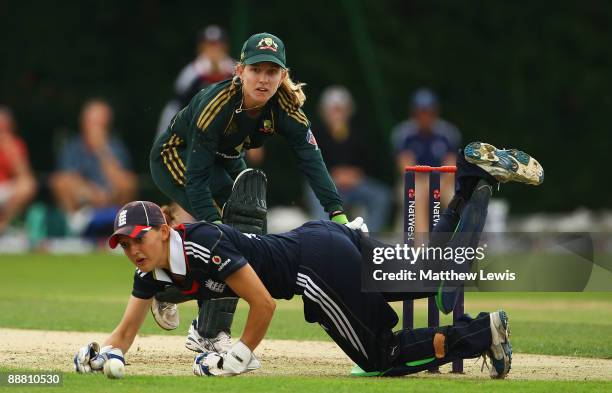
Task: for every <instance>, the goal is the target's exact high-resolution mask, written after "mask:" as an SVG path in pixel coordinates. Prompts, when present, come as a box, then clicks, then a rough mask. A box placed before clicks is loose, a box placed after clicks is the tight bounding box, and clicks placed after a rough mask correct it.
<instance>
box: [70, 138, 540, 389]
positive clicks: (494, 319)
mask: <svg viewBox="0 0 612 393" xmlns="http://www.w3.org/2000/svg"><path fill="white" fill-rule="evenodd" d="M466 159H467V161H466ZM468 161H469V162H468ZM470 162H471V163H470ZM262 178H263V173H262V172H260V171H257V170H252V171H251V173H250V176H244V177H240V178H238V180H237V182H236V183H245V184H237V185H235V186H236V189H237V188H239V187H246V188H256V187H257V184H258V183H259V184H261V183H262V182H263V181H265V179H264V180H262ZM510 180H513V181H519V182H523V183H529V184H536V185H537V184H540V183H541V182H542V180H543V170H542V168H541V166H539V164H538V163H537V161H535V160H534V159H532V158H531V157H530V156H528V155H526V154H525V153H523V152H519V151H517V150H497V149H495V148H494V147H493V146H491V145H488V144H482V143H473V144H470V145H468V146H467V147H466V149H465V159H463V157H461V158H460V159H459V162H458V171H457V181H458V186H457V190H456V194H455V196H454V197H453V202H452V203H451V204H450V206H449V208H448V209H446V211H445V212H444V214H443V215H442V217H441V218H440V221H439V222H438V224H437V225H436V228H435V229H434V231H436V232H439V233H441V232H451V233H452V232H453V228H454V229H456V230H457V231H460V232H464V233H470V234H476V235H479V234H480V232H481V231H482V226H483V224H484V219H485V217H486V212H487V204H488V200H489V197H490V196H491V194H492V185H493V184H495V183H497V182H498V181H510ZM364 231H367V229H366V228H364V227H363V225H362V221H361V219H356V220H355V221H353V222H351V223H349V225H346V226H345V225H339V224H337V223H334V222H330V221H311V222H308V223H306V224H304V225H303V226H301V227H299V228H297V229H295V230H293V231H290V232H287V233H284V234H280V235H262V236H257V235H246V234H243V233H241V232H239V231H237V230H236V229H234V228H232V227H230V226H228V225H224V224H215V223H208V222H197V223H192V224H183V225H179V226H177V227H175V228H174V229H173V228H170V227H169V226H168V225H167V224H166V219H165V218H164V215H163V213H162V211H161V209H160V208H159V207H158V206H157V205H155V204H154V203H152V202H142V201H137V202H131V203H129V204H127V205H126V206H124V207H123V208H122V209H121V210H120V211H119V213H118V215H117V218H116V221H115V232H114V233H113V235H112V236H111V238H110V239H109V244H110V246H111V247H116V246H117V245H120V246H121V247H122V248H123V250H124V252H125V254H126V256H127V257H128V258H129V259H130V261H131V262H132V263H134V265H136V267H137V270H136V273H135V275H134V287H133V290H132V296H131V298H130V300H129V302H128V305H127V308H126V311H125V314H124V316H123V319H122V320H121V322H120V323H119V325H118V326H117V328H116V329H115V330H114V331H113V333H112V334H111V335H110V337H109V338H108V339H107V340H106V342H105V343H104V344H105V346H104V348H103V349H102V350H101V351H99V346H98V345H97V344H96V343H91V344H89V345H87V346H85V347H83V348H81V349H80V350H79V352H78V353H77V354H76V356H75V358H74V363H75V367H76V369H77V371H79V372H89V371H91V370H92V369H93V370H96V369H100V368H101V367H102V366H103V364H104V362H105V361H106V359H108V358H110V357H115V358H120V359H123V353H125V352H126V351H127V350H128V349H129V348H130V345H131V344H132V342H133V340H134V338H135V336H136V333H137V332H138V330H139V328H140V326H141V324H142V323H143V321H144V318H145V316H146V312H147V309H148V308H149V306H150V304H151V299H152V298H153V296H155V294H156V293H158V292H159V291H161V290H163V289H164V288H165V286H166V285H167V284H168V283H172V284H174V285H176V286H178V287H179V288H180V290H181V291H182V293H183V294H185V295H189V296H192V297H193V298H196V299H210V298H219V297H227V296H238V297H241V298H243V299H244V300H245V301H246V302H247V303H248V304H249V313H248V317H247V321H246V325H245V328H244V331H243V334H242V336H241V338H240V340H239V341H237V342H236V343H234V344H233V345H231V346H230V347H229V348H228V349H227V351H209V352H204V353H202V354H198V355H197V356H196V357H195V360H194V363H193V371H194V373H195V374H196V375H200V376H203V375H208V376H214V375H223V376H232V375H238V374H241V373H244V372H247V371H251V370H255V369H258V368H259V367H260V366H261V365H260V362H259V361H258V360H257V358H256V357H255V355H254V354H253V351H254V350H255V348H256V347H257V346H258V345H259V343H260V342H261V340H262V339H263V337H264V335H265V334H266V331H267V329H268V326H269V324H270V321H271V319H272V316H273V314H274V309H275V301H274V299H290V298H292V297H293V296H294V295H301V296H302V300H303V303H304V317H305V319H306V321H307V322H311V323H314V322H316V323H319V324H320V325H321V326H322V327H323V329H325V331H326V332H327V333H328V334H329V336H330V337H331V338H332V339H333V340H334V341H335V342H336V343H337V344H338V345H339V346H340V348H341V349H342V350H343V351H344V352H345V353H346V354H347V355H348V356H349V357H350V358H351V359H352V360H353V361H354V362H355V363H356V364H357V365H358V366H359V367H360V368H361V369H362V370H363V371H364V372H365V373H368V374H370V375H381V376H395V375H404V374H409V373H414V372H418V371H421V370H425V369H428V368H431V367H432V366H438V365H441V364H444V363H448V362H451V361H453V360H456V359H464V358H474V357H478V356H481V355H484V356H485V357H486V356H488V357H490V358H491V363H492V366H491V369H490V375H491V377H493V378H504V377H505V376H506V375H507V373H508V371H509V370H510V366H511V361H512V348H511V346H510V343H509V340H508V338H509V325H508V316H507V315H506V313H505V312H504V311H498V312H494V313H480V314H478V316H477V317H476V318H474V319H473V318H471V317H469V316H468V315H464V316H463V317H462V318H460V319H459V320H458V321H457V322H456V323H455V325H453V326H443V327H439V328H419V329H404V330H400V331H397V332H395V333H394V332H393V331H392V328H393V327H394V326H395V325H396V324H397V323H398V316H397V314H396V313H395V311H393V309H392V308H391V307H390V306H389V304H388V303H387V301H388V300H400V299H410V298H416V297H423V294H411V293H405V294H398V293H394V294H385V293H377V292H362V291H361V262H362V254H363V252H364V249H367V248H368V247H369V245H370V244H371V242H376V241H375V240H372V239H370V238H369V237H367V236H364V234H363V232H364ZM443 293H445V295H446V297H447V298H450V300H449V299H447V301H446V302H441V303H442V304H447V305H448V306H449V307H447V308H446V309H444V310H442V311H445V312H450V311H451V310H452V307H453V305H454V300H455V299H456V296H455V292H452V291H449V292H443ZM400 295H403V296H400ZM425 296H427V295H425ZM453 297H454V298H455V299H453ZM442 308H444V307H442Z"/></svg>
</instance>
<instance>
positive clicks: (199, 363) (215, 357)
mask: <svg viewBox="0 0 612 393" xmlns="http://www.w3.org/2000/svg"><path fill="white" fill-rule="evenodd" d="M260 367H261V363H259V360H257V358H256V357H255V354H253V352H251V350H250V349H249V347H247V346H246V345H244V344H243V343H242V341H238V342H236V343H235V344H234V345H232V347H231V348H230V349H229V350H228V351H227V352H222V353H218V352H207V353H201V354H198V355H196V357H195V359H194V361H193V373H194V374H195V375H197V376H200V377H201V376H209V377H212V376H223V377H232V376H234V375H238V374H242V373H246V372H249V371H253V370H257V369H258V368H260Z"/></svg>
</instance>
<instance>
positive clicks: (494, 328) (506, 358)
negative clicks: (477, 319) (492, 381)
mask: <svg viewBox="0 0 612 393" xmlns="http://www.w3.org/2000/svg"><path fill="white" fill-rule="evenodd" d="M490 318H491V336H492V337H491V338H492V340H491V341H492V342H491V352H492V354H493V357H494V358H492V359H491V361H492V362H496V361H503V362H504V370H503V372H502V373H499V372H498V371H497V370H496V372H497V374H496V375H491V378H496V379H503V378H505V377H506V375H508V373H509V372H510V369H511V368H512V345H511V344H510V340H509V338H510V321H509V319H508V314H506V312H505V311H504V310H499V311H498V312H495V313H491V314H490Z"/></svg>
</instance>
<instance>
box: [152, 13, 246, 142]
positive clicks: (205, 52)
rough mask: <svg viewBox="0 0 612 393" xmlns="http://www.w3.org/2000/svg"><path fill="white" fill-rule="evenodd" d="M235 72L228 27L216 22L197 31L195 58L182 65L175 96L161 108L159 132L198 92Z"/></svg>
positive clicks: (175, 84)
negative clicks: (230, 52)
mask: <svg viewBox="0 0 612 393" xmlns="http://www.w3.org/2000/svg"><path fill="white" fill-rule="evenodd" d="M233 74H234V60H233V59H232V58H231V57H230V56H229V42H228V37H227V33H226V31H225V30H224V29H223V28H222V27H219V26H217V25H210V26H207V27H206V28H205V29H204V30H202V31H200V32H199V33H198V38H197V56H196V58H195V59H194V60H193V61H192V62H191V63H189V64H187V66H185V68H183V70H182V71H181V73H180V74H179V76H178V78H177V79H176V82H175V83H174V97H173V99H172V100H171V101H169V102H168V103H167V104H166V106H165V107H164V109H163V110H162V113H161V116H160V119H159V124H158V126H157V135H159V134H161V133H162V132H163V131H165V130H166V127H168V124H170V120H172V118H173V117H174V115H175V114H176V113H177V112H178V111H179V110H181V108H184V107H185V106H187V104H189V101H191V98H192V97H193V96H194V95H195V94H196V93H197V92H199V91H200V90H202V89H203V88H205V87H207V86H209V85H211V84H213V83H217V82H220V81H222V80H225V79H227V78H230V77H231V76H232V75H233Z"/></svg>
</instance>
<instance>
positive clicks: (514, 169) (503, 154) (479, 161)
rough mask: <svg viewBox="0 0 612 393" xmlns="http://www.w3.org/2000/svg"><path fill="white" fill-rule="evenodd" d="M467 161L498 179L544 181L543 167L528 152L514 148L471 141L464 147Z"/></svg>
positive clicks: (527, 181)
mask: <svg viewBox="0 0 612 393" xmlns="http://www.w3.org/2000/svg"><path fill="white" fill-rule="evenodd" d="M464 156H465V159H466V160H467V161H468V162H471V163H472V164H476V165H478V166H479V167H481V168H482V169H484V170H485V171H487V172H488V173H490V174H491V175H492V176H493V177H495V178H496V179H497V180H498V181H500V182H502V183H505V182H509V181H515V182H518V183H526V184H532V185H536V186H537V185H540V184H542V182H543V181H544V169H543V168H542V166H541V165H540V163H539V162H538V161H537V160H536V159H535V158H533V157H531V156H530V155H529V154H527V153H525V152H523V151H520V150H516V149H508V150H504V149H498V148H496V147H495V146H493V145H491V144H489V143H483V142H472V143H470V144H469V145H467V146H466V147H465V149H464Z"/></svg>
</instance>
